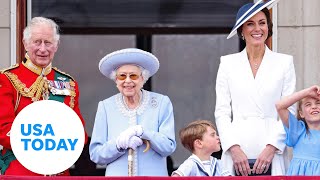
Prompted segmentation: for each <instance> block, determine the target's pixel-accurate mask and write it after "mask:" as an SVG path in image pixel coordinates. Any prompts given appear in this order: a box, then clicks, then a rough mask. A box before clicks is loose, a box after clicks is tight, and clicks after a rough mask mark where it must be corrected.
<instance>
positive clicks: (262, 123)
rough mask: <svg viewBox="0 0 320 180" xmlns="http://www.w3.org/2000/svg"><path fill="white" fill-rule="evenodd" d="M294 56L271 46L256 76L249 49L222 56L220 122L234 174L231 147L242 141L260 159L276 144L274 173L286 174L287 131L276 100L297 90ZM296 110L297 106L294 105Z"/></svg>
mask: <svg viewBox="0 0 320 180" xmlns="http://www.w3.org/2000/svg"><path fill="white" fill-rule="evenodd" d="M295 84H296V76H295V70H294V65H293V58H292V56H289V55H285V54H280V53H275V52H272V51H270V50H269V49H268V48H267V47H266V50H265V54H264V57H263V59H262V62H261V65H260V67H259V69H258V72H257V74H256V77H255V78H254V77H253V74H252V71H251V67H250V64H249V60H248V57H247V52H246V49H244V50H243V51H242V52H240V53H236V54H231V55H227V56H222V57H221V62H220V66H219V70H218V74H217V81H216V94H217V96H216V109H215V118H216V124H217V128H218V132H219V136H220V140H221V144H222V149H223V154H222V162H223V164H224V167H226V168H227V169H228V170H229V171H230V172H231V173H233V174H234V167H233V161H232V159H231V155H230V152H229V151H228V149H229V148H230V147H231V146H233V145H235V144H238V145H240V147H241V149H242V150H243V151H244V153H245V154H246V155H247V157H248V159H256V158H257V157H258V156H259V154H260V153H261V152H262V150H263V149H264V148H265V147H266V145H267V144H271V145H273V146H275V147H276V148H277V149H278V151H277V152H276V154H275V156H274V158H273V161H272V175H284V174H285V169H286V168H285V165H284V156H283V152H284V151H285V147H286V145H285V138H286V136H285V131H284V128H283V126H282V122H281V121H280V120H279V118H278V114H277V111H276V108H275V103H276V101H277V100H279V99H280V98H281V97H282V96H287V95H289V94H292V93H293V92H294V91H295ZM290 108H291V109H290V111H291V112H293V113H294V112H295V110H294V107H290Z"/></svg>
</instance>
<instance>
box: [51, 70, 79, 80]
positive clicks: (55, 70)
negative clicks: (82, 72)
mask: <svg viewBox="0 0 320 180" xmlns="http://www.w3.org/2000/svg"><path fill="white" fill-rule="evenodd" d="M52 69H54V70H55V71H58V72H59V73H61V74H63V75H66V76H68V77H69V78H71V79H72V80H73V81H75V80H74V78H73V77H72V76H71V75H70V74H67V73H65V72H63V71H61V70H59V69H58V68H56V67H52Z"/></svg>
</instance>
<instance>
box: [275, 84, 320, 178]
mask: <svg viewBox="0 0 320 180" xmlns="http://www.w3.org/2000/svg"><path fill="white" fill-rule="evenodd" d="M297 101H299V103H298V112H297V118H296V117H294V116H293V115H292V114H291V113H290V111H289V110H288V107H290V106H291V105H293V104H294V103H296V102H297ZM276 108H277V111H278V113H279V116H280V118H281V120H282V122H283V125H284V128H285V130H286V133H287V138H286V144H287V145H288V146H290V147H293V158H292V160H291V163H290V166H289V169H288V172H287V175H306V176H312V175H320V87H319V86H316V85H315V86H311V87H309V88H306V89H303V90H301V91H299V92H296V93H293V94H292V95H290V96H287V97H285V98H283V99H281V100H280V101H278V102H277V104H276Z"/></svg>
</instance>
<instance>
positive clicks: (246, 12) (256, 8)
mask: <svg viewBox="0 0 320 180" xmlns="http://www.w3.org/2000/svg"><path fill="white" fill-rule="evenodd" d="M278 1H279V0H269V1H266V2H262V0H259V1H257V2H256V3H255V4H254V3H248V4H245V5H243V6H242V7H241V8H240V9H239V11H238V13H237V19H236V24H235V25H234V26H233V28H232V30H231V32H230V34H229V35H228V37H227V39H230V38H231V37H232V36H234V35H235V34H236V33H237V29H238V28H239V27H240V26H241V25H242V24H243V23H245V22H246V21H248V20H249V19H250V18H251V17H252V16H254V15H256V14H257V13H258V12H260V11H261V10H262V9H263V8H268V9H271V8H272V7H273V6H274V5H275V4H277V2H278Z"/></svg>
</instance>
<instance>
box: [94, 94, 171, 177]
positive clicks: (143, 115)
mask: <svg viewBox="0 0 320 180" xmlns="http://www.w3.org/2000/svg"><path fill="white" fill-rule="evenodd" d="M141 101H142V102H141V105H140V106H139V107H138V109H136V110H135V111H134V110H128V109H127V108H126V106H125V104H124V102H123V96H122V94H120V93H118V94H116V95H114V96H112V97H110V98H108V99H105V100H104V101H100V102H99V105H98V109H97V114H96V118H95V123H94V128H93V132H92V138H91V143H90V146H89V153H90V159H91V160H92V161H93V162H95V163H97V164H99V165H107V168H106V173H105V175H106V176H127V175H128V151H127V150H125V151H123V152H121V151H118V149H117V148H116V139H117V137H118V136H119V134H120V133H121V132H123V131H124V130H126V129H127V128H128V127H129V126H131V125H134V124H138V125H141V126H142V127H143V131H144V132H143V135H142V138H143V139H147V140H149V141H150V145H151V148H150V150H149V151H147V152H145V153H144V152H143V150H144V149H145V148H146V145H145V144H143V145H142V146H140V147H138V148H137V149H136V151H135V155H134V162H135V163H134V173H135V176H168V172H167V162H166V157H167V156H169V155H170V154H172V153H173V152H174V150H175V148H176V141H175V132H174V117H173V108H172V103H171V101H170V99H169V97H168V96H164V95H161V94H157V93H153V92H149V91H145V90H142V100H141ZM132 121H136V122H132Z"/></svg>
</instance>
